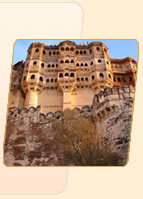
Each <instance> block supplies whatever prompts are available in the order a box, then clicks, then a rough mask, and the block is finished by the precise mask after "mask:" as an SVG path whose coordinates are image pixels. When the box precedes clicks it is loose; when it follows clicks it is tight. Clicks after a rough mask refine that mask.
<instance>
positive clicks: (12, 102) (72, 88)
mask: <svg viewBox="0 0 143 199" xmlns="http://www.w3.org/2000/svg"><path fill="white" fill-rule="evenodd" d="M136 72H137V62H136V61H135V60H134V59H132V58H130V57H127V58H124V59H111V58H110V57H109V53H108V48H107V46H106V45H104V44H103V43H101V42H92V43H89V44H87V45H77V44H76V43H75V42H72V41H63V42H61V43H60V44H59V45H53V46H51V45H50V46H48V45H45V44H42V43H32V44H31V45H30V47H29V48H28V50H27V57H26V60H25V61H24V62H23V61H21V62H18V63H17V64H15V65H14V66H12V80H11V89H10V96H9V105H8V108H9V109H10V110H12V111H13V110H14V109H16V108H18V109H22V108H30V107H37V106H39V105H40V107H41V108H40V112H41V113H44V114H46V113H48V112H56V111H58V110H59V111H63V110H65V109H66V108H70V109H74V108H80V109H81V108H82V107H84V106H91V105H92V102H93V98H94V96H95V94H97V93H99V92H100V91H102V90H104V89H105V88H106V87H109V88H112V87H123V86H126V85H127V86H130V85H131V86H133V87H134V86H135V81H136Z"/></svg>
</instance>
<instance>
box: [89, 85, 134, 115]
mask: <svg viewBox="0 0 143 199" xmlns="http://www.w3.org/2000/svg"><path fill="white" fill-rule="evenodd" d="M134 92H135V90H134V87H133V86H124V87H113V88H105V89H104V91H101V92H99V93H98V94H96V95H95V96H94V99H93V104H92V107H93V113H94V117H101V116H105V115H108V116H109V114H110V113H111V112H112V114H113V112H117V111H119V109H120V110H121V109H122V107H123V106H124V104H127V103H128V105H129V104H130V105H131V104H133V101H134Z"/></svg>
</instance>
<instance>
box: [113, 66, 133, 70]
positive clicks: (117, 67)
mask: <svg viewBox="0 0 143 199" xmlns="http://www.w3.org/2000/svg"><path fill="white" fill-rule="evenodd" d="M114 68H116V69H120V70H122V69H123V66H118V65H115V66H114V65H112V69H114ZM125 68H127V69H129V68H130V65H128V66H126V67H125V66H124V69H125Z"/></svg>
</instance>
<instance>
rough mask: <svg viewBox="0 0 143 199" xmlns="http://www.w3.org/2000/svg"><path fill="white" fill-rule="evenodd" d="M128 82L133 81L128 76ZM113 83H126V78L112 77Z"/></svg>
mask: <svg viewBox="0 0 143 199" xmlns="http://www.w3.org/2000/svg"><path fill="white" fill-rule="evenodd" d="M129 81H130V82H132V81H133V78H132V77H131V76H130V77H129ZM114 82H124V83H125V82H127V78H124V77H117V78H116V77H114Z"/></svg>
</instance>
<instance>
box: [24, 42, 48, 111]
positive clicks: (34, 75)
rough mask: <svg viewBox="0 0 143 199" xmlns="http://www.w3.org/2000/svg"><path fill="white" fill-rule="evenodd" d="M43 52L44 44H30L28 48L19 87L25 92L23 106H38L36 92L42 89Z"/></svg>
mask: <svg viewBox="0 0 143 199" xmlns="http://www.w3.org/2000/svg"><path fill="white" fill-rule="evenodd" d="M44 54H45V50H44V44H39V43H37V44H32V45H31V46H30V47H29V49H28V55H27V58H26V62H25V66H24V73H23V78H22V82H21V87H22V89H23V91H24V93H25V104H24V107H25V108H29V107H31V106H33V107H37V106H38V94H39V92H41V91H42V90H43V89H44V82H45V80H44V77H43V75H42V68H43V66H44V63H43V61H42V57H43V56H44Z"/></svg>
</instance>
